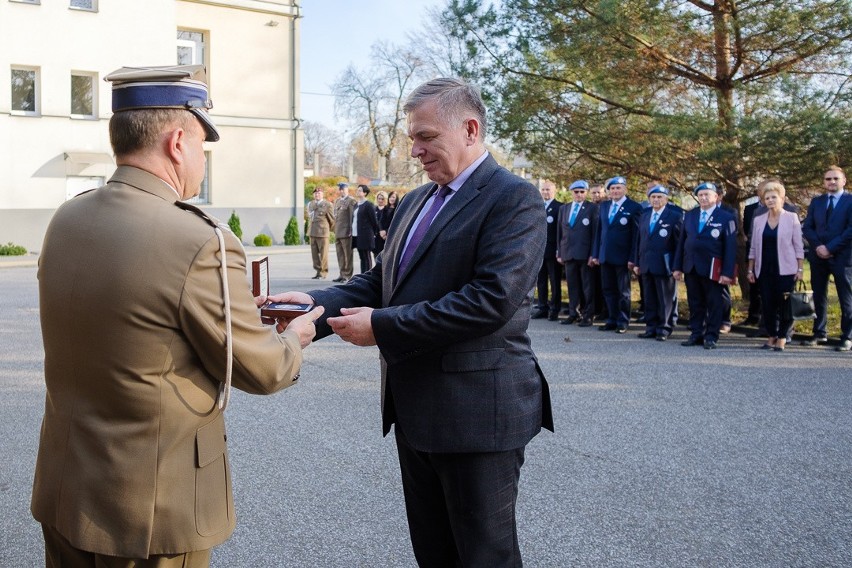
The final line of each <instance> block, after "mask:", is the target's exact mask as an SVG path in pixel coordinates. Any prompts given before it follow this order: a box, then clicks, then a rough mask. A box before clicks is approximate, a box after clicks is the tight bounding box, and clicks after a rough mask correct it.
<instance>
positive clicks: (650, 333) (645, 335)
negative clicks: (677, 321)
mask: <svg viewBox="0 0 852 568" xmlns="http://www.w3.org/2000/svg"><path fill="white" fill-rule="evenodd" d="M656 336H657V334H656V333H654V332H653V331H644V332H642V333H640V334H639V337H641V338H642V339H650V338H652V337H656Z"/></svg>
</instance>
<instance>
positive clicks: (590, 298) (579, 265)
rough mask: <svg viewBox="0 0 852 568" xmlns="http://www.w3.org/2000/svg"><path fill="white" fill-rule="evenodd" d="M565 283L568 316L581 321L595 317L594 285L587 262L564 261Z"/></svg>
mask: <svg viewBox="0 0 852 568" xmlns="http://www.w3.org/2000/svg"><path fill="white" fill-rule="evenodd" d="M565 281H566V282H567V283H568V315H569V316H579V317H581V318H582V319H592V318H593V317H595V283H594V278H593V274H592V269H591V267H590V266H589V263H588V261H586V260H566V261H565Z"/></svg>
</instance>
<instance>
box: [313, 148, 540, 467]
mask: <svg viewBox="0 0 852 568" xmlns="http://www.w3.org/2000/svg"><path fill="white" fill-rule="evenodd" d="M435 188H436V185H435V184H434V183H430V184H426V185H424V186H421V187H419V188H417V189H415V190H414V191H412V192H411V193H410V194H408V195H407V196H406V197H405V199H403V200H402V201H401V203H400V205H399V207H398V209H397V212H396V214H395V215H394V219H393V222H392V224H391V227H390V231H389V233H388V235H389V237H388V241H387V244H386V245H385V249H384V252H383V253H382V255H381V256H380V257H379V259H378V260H377V262H376V266H375V267H374V268H373V269H371V270H370V271H368V272H366V273H364V274H360V275H356V276H355V278H353V279H352V280H350V281H349V282H348V283H346V284H343V285H340V286H335V287H333V288H328V289H325V290H317V291H313V292H311V293H310V294H311V295H312V296H313V297H314V299H315V300H316V302H317V303H319V304H321V305H323V306H325V307H326V312H325V314H324V317H323V318H321V320H320V321H318V322H317V323H318V326H317V337H318V338H319V337H323V336H325V335H329V334H330V333H331V329H330V328H329V326H328V325H327V324H326V323H325V319H326V318H327V317H330V316H333V315H337V314H338V313H339V311H340V308H342V307H347V306H371V307H373V308H376V310H375V311H374V312H373V316H372V324H373V332H374V334H375V337H376V341H377V343H378V347H379V351H380V354H381V362H382V417H383V430H384V433H385V434H387V433H388V431H389V430H390V426H391V424H393V423H395V424H396V425H397V428H401V429H402V431H403V432H404V433H405V436H406V439H407V440H408V442H409V443H410V444H411V446H413V447H414V448H416V449H418V450H421V451H428V452H491V451H503V450H508V449H513V448H518V447H521V446H524V445H525V444H526V443H527V442H529V441H530V439H532V437H533V436H535V435H536V434H537V433H538V432H539V431H540V429H541V427H542V426H545V427H546V428H548V429H551V430H552V429H553V418H552V414H551V407H550V395H549V390H548V386H547V382H546V380H545V378H544V376H543V374H542V372H541V370H540V368H539V366H538V362H537V361H536V358H535V355H534V354H533V352H532V349H531V347H530V340H529V337H528V336H527V333H526V330H527V326H528V325H529V310H530V298H529V294H530V290H531V289H532V287H533V285H534V284H535V280H536V274H537V273H538V269H539V267H540V265H541V258H542V255H543V253H544V246H545V239H546V236H545V225H546V223H545V220H544V210H543V208H542V206H541V197H540V196H539V194H538V192H537V191H536V190H535V188H534V187H533V186H532V185H530V184H529V183H527V182H525V181H524V180H522V179H521V178H518V177H516V176H514V175H512V174H511V173H509V172H508V171H507V170H505V169H503V168H501V167H500V166H498V165H497V163H496V162H495V161H494V159H493V158H491V157H490V156H489V157H488V158H487V159H486V160H485V161H484V162H483V163H482V164H481V165H480V166H479V167H478V168H477V169H476V170H475V171H474V173H473V175H471V177H470V178H469V179H468V180H467V182H465V184H464V185H463V186H462V187H461V188H460V189H459V190H458V192H456V194H455V195H454V196H453V198H452V199H451V200H450V201H449V202H448V203H447V204H446V206H445V207H444V208H443V209H442V210H441V212H440V213H439V214H438V216H437V217H436V218H435V220H434V222H433V223H432V226H431V227H430V228H429V230H428V231H427V233H426V235H425V237H424V239H423V241H422V242H421V243H420V246H419V247H418V249H417V251H416V252H415V253H414V256H413V257H412V259H411V261H410V263H409V266H408V269H407V271H406V273H405V274H404V275H403V276H402V277H401V278H399V279H398V280H397V278H396V272H397V267H398V265H399V260H400V257H401V254H402V249H403V247H404V245H405V241H406V238H407V236H408V233H409V231H410V229H411V225H412V223H413V222H414V220H415V219H416V218H417V214H418V212H419V211H420V210H421V209H422V207H423V204H424V203H425V202H426V200H427V199H428V197H429V195H430V193H431V192H432V191H434V189H435Z"/></svg>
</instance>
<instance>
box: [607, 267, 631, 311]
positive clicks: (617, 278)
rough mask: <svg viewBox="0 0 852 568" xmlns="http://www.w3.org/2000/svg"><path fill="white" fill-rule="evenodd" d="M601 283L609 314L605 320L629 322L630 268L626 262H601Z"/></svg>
mask: <svg viewBox="0 0 852 568" xmlns="http://www.w3.org/2000/svg"><path fill="white" fill-rule="evenodd" d="M601 284H602V285H603V295H604V300H605V301H606V309H607V312H608V313H609V315H608V316H607V319H606V322H607V323H608V324H615V325H629V323H630V270H629V269H628V268H627V265H626V264H610V263H608V262H605V263H603V264H601Z"/></svg>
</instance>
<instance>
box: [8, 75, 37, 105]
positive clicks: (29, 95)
mask: <svg viewBox="0 0 852 568" xmlns="http://www.w3.org/2000/svg"><path fill="white" fill-rule="evenodd" d="M39 88H40V85H39V71H38V69H37V68H34V67H12V112H13V113H20V114H29V115H38V113H39V110H40V109H39V95H40V93H39Z"/></svg>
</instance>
